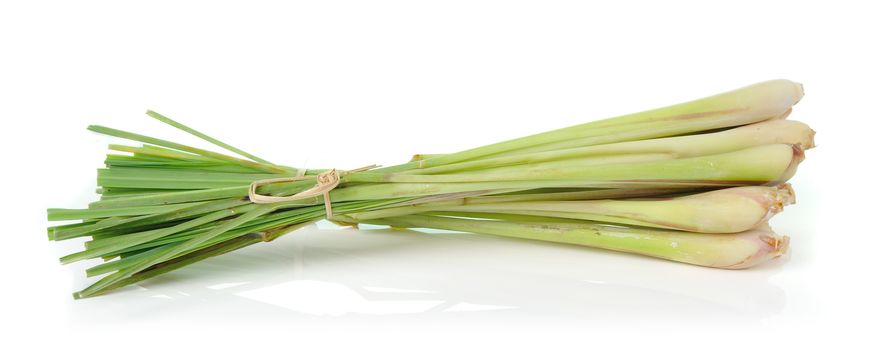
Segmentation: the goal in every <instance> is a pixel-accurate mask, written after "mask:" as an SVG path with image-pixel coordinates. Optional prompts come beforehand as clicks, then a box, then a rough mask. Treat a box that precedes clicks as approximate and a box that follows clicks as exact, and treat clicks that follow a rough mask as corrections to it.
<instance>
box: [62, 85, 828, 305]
mask: <svg viewBox="0 0 874 350" xmlns="http://www.w3.org/2000/svg"><path fill="white" fill-rule="evenodd" d="M802 95H803V92H802V89H801V86H800V84H797V83H794V82H791V81H788V80H772V81H767V82H763V83H759V84H754V85H751V86H747V87H744V88H741V89H738V90H734V91H730V92H727V93H723V94H719V95H714V96H711V97H707V98H703V99H699V100H695V101H691V102H686V103H682V104H677V105H673V106H669V107H664V108H659V109H655V110H651V111H646V112H641V113H635V114H630V115H626V116H621V117H616V118H611V119H605V120H600V121H595V122H590V123H585V124H580V125H577V126H572V127H568V128H564V129H558V130H553V131H548V132H544V133H539V134H535V135H531V136H526V137H521V138H517V139H513V140H509V141H505V142H500V143H496V144H492V145H487V146H482V147H477V148H473V149H470V150H465V151H461V152H456V153H451V154H422V155H418V156H416V157H414V158H413V159H412V160H411V161H410V162H407V163H403V164H398V165H394V166H389V167H383V168H377V169H370V170H366V171H360V172H353V173H347V172H343V171H339V174H341V175H340V177H339V183H334V184H332V186H333V185H336V188H334V189H333V190H331V191H330V203H325V199H324V198H323V197H321V196H306V195H300V194H301V193H303V194H306V193H309V191H308V189H310V188H312V187H313V186H314V185H316V181H315V180H314V179H312V178H313V177H314V176H312V175H317V174H320V173H323V172H327V171H331V170H332V169H310V170H299V169H298V168H296V167H291V166H282V165H277V164H274V163H271V162H268V161H266V160H264V159H262V158H259V157H256V156H254V155H252V154H251V153H248V152H245V151H243V150H241V149H239V148H236V147H234V146H231V145H230V144H228V143H225V142H222V141H219V140H217V139H215V138H213V137H210V136H208V135H206V134H204V133H202V132H199V131H196V130H194V129H192V128H190V127H188V126H186V125H184V124H181V123H179V122H176V121H174V120H172V119H170V118H168V117H166V116H164V115H161V114H158V113H156V112H153V111H148V112H147V114H148V115H149V116H151V117H153V118H155V119H156V120H159V121H161V122H164V123H166V124H168V125H171V126H173V127H175V128H178V129H180V130H183V131H185V132H187V133H190V134H192V135H194V136H197V137H199V138H201V139H203V140H205V141H207V142H209V143H211V144H213V145H215V146H218V147H221V148H223V149H225V150H228V151H230V152H233V153H235V154H237V155H239V156H240V157H237V156H231V155H227V154H224V153H219V152H214V151H210V150H205V149H201V148H196V147H191V146H187V145H183V144H179V143H175V142H171V141H166V140H163V139H159V138H155V137H150V136H145V135H140V134H136V133H131V132H126V131H121V130H117V129H112V128H107V127H103V126H90V127H89V129H90V130H92V131H95V132H98V133H103V134H106V135H110V136H114V137H118V138H122V139H127V140H130V141H134V142H139V143H142V144H141V145H133V146H130V145H115V144H114V145H110V150H112V151H113V152H118V153H112V154H109V155H107V157H106V161H105V164H106V168H104V169H100V170H98V176H97V184H98V186H99V187H100V188H99V189H98V192H99V193H100V195H101V197H100V200H98V201H96V202H93V203H91V204H90V205H89V206H88V208H86V209H49V210H48V218H49V220H52V221H62V220H78V221H79V222H74V223H67V224H62V225H58V226H54V227H49V228H48V232H47V234H48V237H49V239H51V240H65V239H72V238H79V237H90V240H88V241H87V242H86V243H85V249H84V250H82V251H79V252H74V253H71V254H68V255H66V256H64V257H62V258H61V262H62V263H73V262H78V261H82V260H87V259H103V260H104V262H103V263H101V264H99V265H96V266H93V267H91V268H89V269H87V271H86V273H87V275H88V276H89V277H90V276H100V279H99V280H97V281H96V282H95V283H94V284H92V285H91V286H89V287H87V288H85V289H84V290H82V291H80V292H77V293H75V294H74V296H75V297H76V298H83V297H91V296H95V295H100V294H103V293H106V292H109V291H111V290H114V289H117V288H121V287H123V286H125V285H129V284H131V283H137V282H140V281H143V280H145V279H148V278H152V277H155V276H157V275H160V274H162V273H166V272H169V271H173V270H175V269H178V268H181V267H183V266H187V265H189V264H192V263H195V262H197V261H200V260H203V259H206V258H209V257H213V256H217V255H221V254H225V253H228V252H231V251H234V250H236V249H241V248H243V247H246V246H249V245H252V244H254V243H257V242H266V241H271V240H273V239H275V238H277V237H279V236H282V235H284V234H286V233H288V232H291V231H293V230H295V229H297V228H299V227H302V226H304V225H307V224H309V223H312V222H314V221H317V220H321V219H324V218H326V212H327V210H326V208H327V206H326V205H330V208H331V209H332V212H333V214H334V216H333V217H330V218H329V219H331V220H333V221H334V222H337V223H343V224H353V225H355V224H358V223H368V224H379V225H390V226H397V227H410V228H437V229H447V230H457V231H464V232H470V233H482V234H490V235H498V236H507V237H515V238H526V239H534V240H545V241H551V242H562V243H569V244H576V245H584V246H590V247H597V248H605V249H610V250H619V251H625V252H632V253H637V254H643V255H649V256H655V257H660V258H664V259H670V260H674V261H679V262H685V263H690V264H696V265H703V266H710V267H719V268H732V269H734V268H744V267H749V266H753V265H755V264H757V263H759V262H762V261H765V260H768V259H770V258H774V257H777V256H779V255H781V254H783V252H785V251H786V249H787V244H788V238H787V237H781V236H779V235H776V234H774V233H773V232H771V231H770V229H769V228H768V227H767V221H768V219H769V218H770V217H771V216H773V215H774V214H776V213H778V212H780V211H781V210H782V209H783V207H784V206H785V205H787V204H791V203H794V194H793V192H792V190H791V187H789V185H788V184H785V182H786V181H787V180H789V178H791V177H792V175H793V174H794V173H795V171H796V169H797V167H798V165H799V163H800V162H801V161H802V160H803V159H804V150H806V149H809V148H811V147H813V134H814V133H813V130H811V129H810V128H809V127H807V125H805V124H803V123H801V122H797V121H789V120H784V118H785V117H786V116H787V115H788V114H789V112H790V111H791V109H792V106H793V105H794V104H796V103H797V102H798V101H799V99H800V98H801V96H802ZM301 174H304V175H309V176H306V177H303V178H302V180H301V181H279V182H275V181H266V182H267V183H269V184H265V185H263V186H258V187H257V192H256V193H258V194H263V195H269V196H274V197H283V196H294V195H297V196H295V197H294V198H292V199H291V200H283V201H280V202H276V203H272V204H263V203H253V202H252V201H251V200H250V199H249V198H248V195H249V192H248V191H249V187H250V184H252V183H263V182H265V181H264V180H272V179H277V178H293V177H297V176H299V175H301ZM274 182H275V183H274Z"/></svg>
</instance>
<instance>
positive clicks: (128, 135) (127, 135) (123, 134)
mask: <svg viewBox="0 0 874 350" xmlns="http://www.w3.org/2000/svg"><path fill="white" fill-rule="evenodd" d="M88 130H91V131H94V132H97V133H101V134H104V135H109V136H115V137H119V138H124V139H128V140H133V141H140V142H145V143H151V144H154V145H158V146H163V147H168V148H172V149H176V150H180V151H185V152H190V153H194V154H199V155H202V156H204V157H208V158H212V159H217V160H222V161H226V162H229V163H234V164H238V165H240V166H244V167H248V168H252V169H258V170H263V171H266V172H268V173H275V174H284V173H288V172H289V171H288V170H287V169H283V168H279V167H277V166H274V165H270V164H262V163H257V162H253V161H249V160H245V159H240V158H236V157H231V156H228V155H225V154H221V153H216V152H212V151H207V150H204V149H200V148H195V147H191V146H186V145H183V144H179V143H175V142H170V141H165V140H161V139H158V138H154V137H150V136H145V135H139V134H135V133H132V132H127V131H122V130H118V129H113V128H107V127H105V126H100V125H91V126H89V127H88Z"/></svg>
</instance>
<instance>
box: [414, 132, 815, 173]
mask: <svg viewBox="0 0 874 350" xmlns="http://www.w3.org/2000/svg"><path fill="white" fill-rule="evenodd" d="M814 134H815V133H814V131H813V130H812V129H810V127H808V126H807V125H806V124H804V123H802V122H798V121H793V120H784V119H777V120H769V121H764V122H759V123H755V124H750V125H744V126H740V127H737V128H732V129H728V130H725V131H721V132H714V133H707V134H697V135H688V136H676V137H666V138H658V139H650V140H641V141H629V142H620V143H611V144H604V145H596V146H588V147H577V148H570V149H560V150H551V151H542V152H528V153H523V154H517V155H506V156H500V157H490V158H485V159H477V160H473V161H467V162H460V163H455V164H448V165H443V166H436V167H431V168H425V169H416V170H409V171H405V172H404V173H405V174H445V173H453V172H459V171H468V170H471V169H489V168H496V167H503V166H508V165H516V164H531V163H539V162H546V161H555V160H562V159H570V158H580V157H598V156H601V157H603V156H609V155H629V154H670V155H672V156H673V157H674V158H687V157H696V156H702V155H708V154H719V153H726V152H731V151H737V150H741V149H744V148H749V147H754V146H761V145H768V144H775V143H785V144H798V145H799V146H801V148H802V149H805V150H806V149H809V148H811V147H813V135H814Z"/></svg>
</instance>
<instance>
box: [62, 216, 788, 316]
mask: <svg viewBox="0 0 874 350" xmlns="http://www.w3.org/2000/svg"><path fill="white" fill-rule="evenodd" d="M786 258H788V257H784V258H783V259H782V260H778V261H774V262H771V263H769V264H765V265H763V266H760V267H758V268H754V269H749V270H742V271H730V270H717V269H709V268H702V267H696V266H690V265H685V264H679V263H673V262H667V261H662V260H658V259H651V258H646V257H639V256H635V255H629V254H623V253H615V252H607V251H601V250H596V249H588V248H584V247H577V246H570V245H560V244H550V243H541V242H533V241H523V240H514V239H505V238H498V237H491V236H479V235H469V234H429V233H421V232H416V231H392V230H384V229H368V230H360V231H359V230H355V229H333V230H332V229H327V230H325V229H321V230H320V229H316V228H315V227H307V228H304V229H302V230H299V231H298V232H295V233H292V234H289V235H288V236H286V237H283V238H281V239H279V240H277V241H274V242H271V243H264V244H257V245H255V246H252V247H249V248H246V249H243V250H240V251H237V252H234V253H231V254H228V255H225V256H221V257H217V258H213V259H209V260H206V261H203V262H200V263H198V264H194V265H192V266H189V267H186V268H184V269H182V270H179V271H175V272H173V273H170V274H167V275H164V276H161V277H158V278H155V279H153V280H150V281H146V282H144V283H141V284H140V285H139V286H135V287H129V288H126V289H124V290H122V291H119V292H115V293H112V294H109V295H106V296H103V297H98V298H92V299H87V300H83V301H76V302H71V304H70V305H71V308H73V309H74V310H71V312H70V313H69V314H71V317H73V318H74V320H73V321H76V322H79V321H94V322H105V321H106V320H112V319H116V318H123V317H127V316H131V315H135V316H136V317H139V318H143V317H145V318H148V317H156V318H162V317H167V315H168V314H171V315H185V317H193V316H191V315H198V316H197V317H202V318H204V319H206V320H207V321H208V320H209V319H210V317H211V315H218V314H221V315H228V314H231V315H236V316H237V317H240V318H244V319H248V318H251V319H253V320H256V319H257V320H260V321H271V320H283V319H289V318H295V317H314V316H331V317H349V316H356V317H386V316H385V315H400V314H403V315H419V316H420V317H425V318H428V317H448V316H446V315H459V314H464V315H469V316H467V317H470V315H473V316H475V317H485V318H489V317H492V316H495V317H500V318H501V319H507V318H513V317H517V318H519V319H522V318H524V319H531V318H532V317H548V318H552V319H556V318H565V319H572V320H583V321H585V320H590V321H603V320H610V319H627V318H633V319H643V320H646V319H664V318H677V319H721V320H726V319H739V320H756V321H760V320H762V319H765V318H767V317H769V316H773V315H775V314H778V313H779V312H780V310H781V309H782V308H783V307H784V304H785V302H786V296H785V294H784V291H783V290H781V289H780V288H778V287H776V286H774V285H772V284H770V283H769V282H768V279H769V278H770V277H771V276H773V275H775V274H777V273H779V272H780V270H781V269H782V264H783V263H785V261H786V260H787V259H786ZM79 283H80V285H84V284H85V283H86V281H79ZM439 315H444V316H439Z"/></svg>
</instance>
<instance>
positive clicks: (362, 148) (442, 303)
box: [0, 1, 874, 349]
mask: <svg viewBox="0 0 874 350" xmlns="http://www.w3.org/2000/svg"><path fill="white" fill-rule="evenodd" d="M610 3H611V5H591V4H585V3H584V2H554V1H531V2H522V1H494V2H488V1H433V2H411V1H395V2H392V1H352V2H339V1H308V2H297V3H292V2H278V1H277V2H270V1H245V2H243V1H240V2H229V1H203V2H178V1H146V2H124V3H123V2H119V1H105V2H95V1H79V2H72V1H62V2H56V3H49V2H42V1H22V2H3V3H2V5H0V113H2V121H3V123H2V141H0V142H2V150H3V151H4V153H3V159H2V164H3V168H2V172H0V174H2V175H0V176H2V180H3V184H4V193H5V194H6V196H5V199H4V200H3V201H2V213H3V230H2V231H3V232H2V234H3V236H2V242H3V249H2V250H0V252H2V254H0V259H2V264H0V269H2V287H0V303H2V310H0V317H2V323H3V324H2V326H0V329H2V330H3V331H2V333H3V336H0V343H4V344H3V346H0V347H2V348H6V349H11V348H23V347H26V348H35V347H37V346H39V347H44V346H53V347H64V348H65V349H71V348H84V347H85V346H88V347H90V348H120V347H129V348H140V347H142V348H145V347H156V346H157V347H160V348H180V347H181V346H192V347H193V346H196V347H198V348H221V347H231V346H233V347H237V348H239V347H241V346H247V347H255V346H257V347H261V348H266V347H267V346H273V347H276V346H281V347H289V348H291V347H297V348H321V347H325V346H328V345H344V346H346V347H355V348H371V347H373V348H380V347H390V346H405V347H410V348H420V347H425V348H430V347H447V346H454V347H466V346H470V345H476V346H480V347H489V348H491V347H496V346H498V345H499V344H500V345H501V346H502V347H507V346H510V347H522V346H526V347H532V346H537V347H546V346H554V345H563V346H567V347H580V348H602V347H605V346H611V347H613V346H619V347H623V346H627V347H631V346H636V347H641V346H644V347H647V348H652V347H656V348H660V347H665V348H733V349H736V348H740V347H743V348H764V347H766V346H767V347H770V348H775V347H779V348H789V347H791V346H796V347H797V346H804V345H808V346H809V345H815V346H820V347H821V346H830V347H831V346H834V347H840V346H841V345H849V344H859V345H857V346H858V347H863V346H862V345H861V343H868V344H867V345H868V346H870V337H868V333H870V318H871V312H872V302H871V298H872V292H874V290H872V287H871V286H872V282H871V275H872V270H871V268H870V267H871V259H870V251H871V247H872V244H874V239H872V235H874V232H872V230H871V227H870V221H868V220H867V219H868V218H870V216H871V215H870V207H871V206H870V204H869V202H868V201H867V198H869V197H870V196H871V193H870V192H871V191H870V190H869V188H868V186H869V185H868V182H869V176H870V174H871V173H870V172H869V171H867V169H868V168H869V166H868V164H869V163H870V159H871V156H870V152H871V151H870V139H871V138H870V136H869V135H870V133H871V126H872V123H871V119H872V112H871V107H870V102H869V101H870V99H871V95H872V92H874V91H872V88H871V81H872V78H874V74H872V62H874V55H872V53H871V33H872V32H874V26H872V24H871V23H872V21H871V11H870V10H868V9H866V8H865V7H864V6H862V5H861V3H862V2H859V3H858V4H854V3H852V2H844V1H828V2H825V1H823V2H815V3H805V2H801V1H779V2H769V1H752V2H745V1H726V2H674V1H652V2H644V1H641V2H623V1H614V2H610ZM773 78H788V79H793V80H796V81H799V82H802V83H804V84H805V85H804V86H805V90H806V97H805V98H804V100H802V102H801V103H800V104H798V105H797V106H796V109H795V112H794V113H793V114H792V116H791V118H794V119H798V120H802V121H804V122H807V123H809V124H810V125H811V126H813V127H814V128H815V129H816V130H817V131H818V134H817V144H818V146H819V147H817V148H816V149H813V150H811V151H809V152H808V155H807V156H808V158H807V160H806V161H805V162H804V163H803V164H802V166H801V168H800V170H799V172H798V175H797V176H796V177H795V178H794V179H793V181H792V182H793V184H794V185H795V188H796V190H797V192H798V196H799V203H798V205H796V206H792V207H789V208H787V210H786V212H785V213H783V214H781V215H780V216H778V217H777V218H775V219H774V220H773V221H772V223H773V225H774V227H775V228H776V230H777V231H779V232H782V233H787V234H791V236H792V239H793V240H792V244H793V250H792V253H791V256H789V257H788V258H786V259H781V260H780V261H777V262H774V263H772V264H768V265H766V266H762V267H761V268H756V269H752V270H746V271H720V270H712V269H704V268H697V267H692V266H686V265H681V264H674V263H669V262H663V261H658V260H654V259H645V258H638V257H634V256H628V255H623V254H615V253H607V252H601V251H595V250H590V249H584V248H577V247H566V246H559V245H551V244H539V243H532V242H519V241H511V240H503V239H498V238H490V237H469V236H448V237H433V236H423V235H413V234H406V235H402V234H397V233H391V232H357V231H353V230H338V229H336V228H333V227H330V226H329V225H326V226H325V227H324V229H323V230H318V229H315V228H310V229H306V230H303V231H301V232H298V233H295V234H292V235H289V236H287V237H283V239H281V240H279V241H276V242H273V243H270V244H261V245H257V246H255V247H251V248H248V249H246V250H242V251H239V252H236V253H234V254H230V255H227V256H223V257H220V258H216V259H213V260H210V261H206V262H203V263H200V264H197V265H194V266H191V267H188V268H186V269H184V270H181V271H178V272H175V273H172V274H170V275H167V276H165V277H161V278H159V279H156V280H154V281H151V282H147V283H143V284H141V287H139V288H136V287H135V288H129V289H127V290H125V291H124V292H121V293H114V294H112V295H108V296H105V297H101V298H96V299H90V300H83V301H73V300H72V298H71V296H70V293H71V292H73V291H74V290H78V289H80V288H82V287H84V286H85V285H87V283H88V282H89V281H88V280H85V279H84V278H83V277H82V271H83V270H84V267H85V266H87V265H85V264H82V265H80V264H74V265H72V266H63V267H62V266H60V265H59V264H58V263H57V258H58V257H59V256H61V255H63V254H66V253H69V252H72V251H74V250H76V249H77V248H78V247H79V244H81V242H67V243H51V242H48V241H47V240H46V238H45V233H44V232H45V231H44V227H45V226H46V225H47V223H46V222H45V211H44V210H45V208H46V207H82V206H84V205H85V204H86V203H87V202H88V201H89V200H93V199H94V198H96V195H94V194H93V189H94V188H93V187H94V175H95V172H94V169H95V168H97V167H99V166H100V165H101V161H102V158H103V154H104V152H105V147H106V144H107V143H108V142H109V140H108V139H106V138H103V137H100V136H98V135H95V134H92V133H89V132H87V131H86V130H85V126H86V125H88V124H102V125H107V126H111V127H116V128H121V129H126V130H133V131H138V132H142V133H146V134H152V135H156V136H159V137H166V138H172V139H174V140H182V141H192V139H191V137H189V136H188V135H184V134H181V133H180V132H178V131H176V130H173V129H171V128H169V127H166V126H164V125H161V124H160V123H158V122H156V121H153V120H151V119H149V118H147V117H145V116H144V115H143V112H144V111H145V110H146V109H147V108H151V109H154V110H156V111H159V112H161V113H164V114H166V115H168V116H170V117H173V118H177V119H178V120H180V121H182V122H184V123H187V124H189V125H191V126H193V127H195V128H198V129H200V130H202V131H204V132H206V133H208V134H211V135H213V136H215V137H217V138H219V139H222V140H227V141H228V142H229V143H231V144H234V145H236V146H238V147H240V148H243V149H245V150H249V151H251V152H253V153H256V154H258V155H259V156H261V157H264V158H268V159H271V160H273V161H276V162H282V163H285V164H289V165H305V166H307V167H312V168H316V167H339V168H353V167H358V166H362V165H366V164H371V163H374V162H377V163H380V164H392V163H398V162H401V161H404V160H406V158H407V157H408V156H410V155H412V154H414V153H439V152H449V151H454V150H460V149H464V148H468V147H472V146H477V145H481V144H486V143H491V142H495V141H499V140H503V139H507V138H512V137H517V136H522V135H526V134H530V133H534V132H539V131H544V130H549V129H553V128H557V127H563V126H568V125H572V124H578V123H582V122H585V121H589V120H594V119H598V118H603V117H609V116H614V115H619V114H624V113H628V112H635V111H639V110H645V109H649V108H653V107H658V106H661V105H666V104H671V103H675V102H681V101H685V100H689V99H693V98H697V97H702V96H707V95H710V94H713V93H717V92H721V91H724V90H729V89H733V88H736V87H740V86H744V85H747V84H750V83H754V82H758V81H761V80H767V79H773ZM192 142H196V141H192ZM13 344H18V346H10V345H13Z"/></svg>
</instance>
